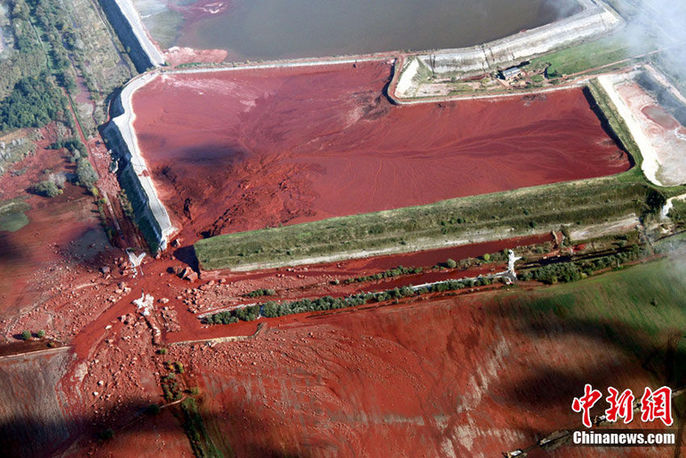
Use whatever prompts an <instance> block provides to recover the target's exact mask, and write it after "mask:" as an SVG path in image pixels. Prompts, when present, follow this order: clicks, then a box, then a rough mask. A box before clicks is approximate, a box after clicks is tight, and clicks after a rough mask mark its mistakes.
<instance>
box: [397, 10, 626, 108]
mask: <svg viewBox="0 0 686 458" xmlns="http://www.w3.org/2000/svg"><path fill="white" fill-rule="evenodd" d="M581 3H582V5H583V6H584V9H583V11H581V12H580V13H577V14H575V15H573V16H570V17H568V18H565V19H562V20H560V21H556V22H553V23H550V24H546V25H543V26H541V27H537V28H535V29H531V30H527V31H524V32H520V33H517V34H515V35H511V36H509V37H506V38H501V39H499V40H495V41H491V42H489V43H485V44H482V45H477V46H472V47H469V48H459V49H442V50H439V51H436V52H435V53H430V54H421V55H418V56H416V57H415V59H417V60H419V61H420V63H421V64H422V65H412V64H410V65H408V66H407V68H406V69H405V71H404V72H403V74H402V75H401V76H400V79H399V80H398V91H397V94H398V95H399V96H401V97H402V96H407V95H410V94H408V92H409V91H410V90H411V87H412V81H413V79H414V78H415V77H416V76H417V71H418V70H419V68H420V67H421V66H426V67H428V68H433V72H434V73H436V74H438V75H440V74H463V75H470V74H480V73H486V72H489V71H493V70H495V69H497V68H502V67H507V66H509V65H514V64H518V63H520V62H521V61H523V60H526V59H530V58H532V57H535V56H538V55H541V54H545V53H547V52H550V51H553V50H555V49H559V48H562V47H565V46H570V45H573V44H575V43H579V42H582V41H584V40H588V39H590V38H594V37H597V36H599V35H602V34H605V33H607V32H609V31H611V30H613V29H615V28H616V27H618V26H619V25H621V24H622V23H623V20H622V18H621V17H620V16H619V15H618V14H617V13H616V12H615V11H614V10H612V9H611V8H610V7H609V6H607V5H605V4H604V3H602V2H600V1H595V0H582V2H581Z"/></svg>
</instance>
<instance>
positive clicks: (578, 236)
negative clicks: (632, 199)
mask: <svg viewBox="0 0 686 458" xmlns="http://www.w3.org/2000/svg"><path fill="white" fill-rule="evenodd" d="M639 224H641V221H640V220H639V219H638V216H636V214H635V213H631V214H630V215H627V216H625V217H624V218H622V219H620V220H615V221H609V222H607V223H600V224H594V225H592V226H585V227H583V228H581V229H574V230H572V231H570V233H569V236H570V238H571V239H572V240H588V239H592V238H596V237H604V236H606V235H610V234H623V233H625V232H628V231H629V230H631V229H633V228H635V227H636V226H638V225H639Z"/></svg>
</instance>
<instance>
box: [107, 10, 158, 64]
mask: <svg viewBox="0 0 686 458" xmlns="http://www.w3.org/2000/svg"><path fill="white" fill-rule="evenodd" d="M100 5H101V6H102V9H103V11H105V14H106V15H107V19H109V21H110V23H111V24H112V27H113V28H114V30H115V31H116V32H117V35H118V36H119V40H121V42H122V44H123V45H124V46H125V47H126V49H127V52H128V54H129V56H130V57H131V60H132V61H133V64H134V65H135V66H136V70H138V71H139V72H141V73H142V72H144V71H145V70H147V69H148V68H150V67H159V66H160V65H164V63H165V59H164V56H163V55H162V52H160V50H159V49H158V48H157V46H156V45H155V44H154V43H153V42H152V40H151V39H150V37H149V36H148V34H147V33H146V31H145V26H144V25H143V22H142V21H141V18H140V16H139V14H138V12H137V11H136V9H135V8H134V6H133V4H132V3H131V0H100Z"/></svg>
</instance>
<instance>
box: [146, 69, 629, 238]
mask: <svg viewBox="0 0 686 458" xmlns="http://www.w3.org/2000/svg"><path fill="white" fill-rule="evenodd" d="M390 71H391V67H390V65H389V64H387V63H379V62H377V63H358V64H356V65H352V64H350V65H334V66H322V67H308V68H290V69H270V70H247V71H246V70H242V71H225V72H213V73H195V74H177V75H164V76H162V77H158V78H157V79H155V80H154V81H153V82H152V83H150V84H148V85H147V86H145V87H144V88H143V89H141V90H139V91H138V92H136V94H135V95H134V99H133V106H134V110H135V112H136V121H135V129H136V131H137V134H138V138H139V141H140V145H141V148H142V150H143V154H144V156H145V157H146V160H147V162H148V164H149V166H150V167H151V169H152V170H153V174H154V178H155V181H156V183H157V186H158V189H159V191H160V195H161V197H162V199H163V201H164V202H165V204H167V206H168V207H169V208H170V209H171V212H172V217H173V218H174V219H175V222H176V223H177V224H179V225H181V226H183V227H185V228H186V229H188V230H187V233H186V234H185V235H187V236H191V237H195V236H197V235H198V234H200V233H202V232H207V233H210V234H218V233H227V232H236V231H241V230H248V229H257V228H262V227H265V226H277V225H279V224H293V223H300V222H305V221H312V220H318V219H323V218H328V217H333V216H341V215H350V214H356V213H364V212H371V211H377V210H385V209H391V208H397V207H403V206H410V205H419V204H427V203H431V202H435V201H438V200H442V199H448V198H452V197H460V196H468V195H474V194H481V193H488V192H495V191H503V190H509V189H515V188H519V187H524V186H533V185H540V184H545V183H553V182H558V181H566V180H574V179H580V178H588V177H596V176H602V175H608V174H613V173H618V172H622V171H625V170H627V169H628V168H629V167H630V161H629V158H628V157H627V155H626V154H625V153H624V152H622V151H620V149H619V148H618V147H617V145H616V144H615V143H613V141H612V140H611V139H610V138H609V137H608V136H607V134H606V133H605V132H604V131H603V129H602V127H601V123H600V121H599V120H598V118H597V117H596V116H595V115H594V113H593V112H592V111H591V109H590V107H589V104H588V101H587V100H586V98H585V97H584V94H583V92H582V90H581V89H580V88H575V89H568V90H562V91H557V92H551V93H546V94H542V95H538V96H526V97H512V98H504V99H499V100H473V101H457V102H450V103H447V102H446V103H427V104H418V105H412V106H395V105H392V104H391V103H390V102H389V101H388V99H387V98H386V97H385V96H384V94H383V88H384V85H386V83H387V82H388V80H389V77H390ZM189 241H190V240H189Z"/></svg>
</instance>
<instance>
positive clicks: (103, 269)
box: [100, 266, 110, 274]
mask: <svg viewBox="0 0 686 458" xmlns="http://www.w3.org/2000/svg"><path fill="white" fill-rule="evenodd" d="M100 272H102V273H104V274H108V273H110V268H109V266H102V267H101V268H100Z"/></svg>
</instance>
